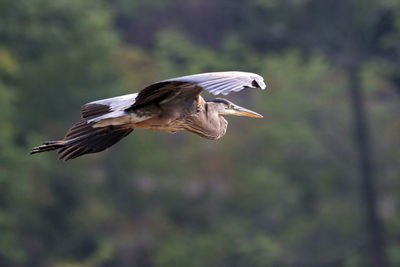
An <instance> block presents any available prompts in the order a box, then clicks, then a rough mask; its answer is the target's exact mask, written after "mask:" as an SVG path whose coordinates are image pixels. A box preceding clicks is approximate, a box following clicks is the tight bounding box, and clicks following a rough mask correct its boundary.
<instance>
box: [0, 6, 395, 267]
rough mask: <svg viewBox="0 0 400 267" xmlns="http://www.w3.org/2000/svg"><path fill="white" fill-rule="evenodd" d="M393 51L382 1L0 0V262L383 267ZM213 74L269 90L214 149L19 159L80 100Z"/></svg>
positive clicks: (178, 146)
mask: <svg viewBox="0 0 400 267" xmlns="http://www.w3.org/2000/svg"><path fill="white" fill-rule="evenodd" d="M399 59H400V1H396V0H380V1H375V0H325V1H319V0H279V1H278V0H247V1H232V0H213V1H210V0H187V1H183V0H153V1H147V0H135V1H133V0H85V1H81V0H0V107H1V115H0V125H1V131H0V265H1V266H77V267H78V266H82V267H84V266H139V267H142V266H143V267H155V266H165V267H175V266H194V267H202V266H223V267H224V266H225V267H228V266H229V267H234V266H239V267H242V266H247V267H253V266H254V267H258V266H346V267H350V266H400V213H399V208H400V138H399V137H400V119H399V118H400V103H399V99H400V98H399V96H400V72H399V71H400V63H399V62H400V61H399ZM226 70H242V71H249V72H256V73H259V74H260V75H262V76H263V77H264V78H265V80H266V82H267V86H268V88H269V90H267V91H261V90H248V91H242V92H240V93H232V94H231V95H229V97H228V98H229V99H230V100H232V101H233V102H235V103H237V104H239V105H243V106H245V107H248V108H250V109H252V110H254V111H256V112H259V113H261V114H263V115H264V119H261V120H253V119H249V118H233V117H229V118H228V120H229V122H230V124H229V127H228V132H227V134H226V136H225V137H223V138H222V139H220V140H218V141H209V140H205V139H202V138H200V137H198V136H195V135H193V134H190V133H186V132H180V133H177V134H174V135H171V134H166V133H160V132H151V131H146V130H137V131H135V132H134V133H133V134H131V135H130V136H129V137H128V138H126V139H124V140H122V141H121V142H120V143H119V144H118V145H116V146H113V147H112V148H110V149H109V150H107V151H106V152H103V153H100V154H93V155H89V156H84V157H82V158H79V159H76V160H73V161H70V162H67V163H65V162H60V161H58V160H57V157H56V154H55V153H43V154H39V155H35V156H29V155H28V152H29V151H30V149H31V148H32V147H33V146H35V145H39V144H41V143H42V142H43V141H44V140H54V139H58V138H61V137H63V135H64V133H65V132H66V130H67V129H68V128H69V127H70V126H71V125H72V124H73V123H74V122H75V121H77V120H78V119H79V116H80V115H79V110H80V106H82V105H83V104H84V103H86V102H89V101H92V100H97V99H101V98H106V97H112V96H116V95H120V94H127V93H132V92H137V91H139V90H140V89H141V88H143V87H144V86H145V85H147V84H149V83H153V82H155V81H158V80H162V79H166V78H171V77H176V76H182V75H188V74H194V73H200V72H208V71H226ZM204 97H205V98H212V97H213V96H210V95H207V94H204Z"/></svg>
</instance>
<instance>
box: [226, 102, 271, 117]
mask: <svg viewBox="0 0 400 267" xmlns="http://www.w3.org/2000/svg"><path fill="white" fill-rule="evenodd" d="M227 114H229V115H236V116H246V117H251V118H262V117H263V116H262V115H261V114H258V113H257V112H254V111H251V110H249V109H247V108H243V107H240V106H237V105H234V106H232V107H231V108H230V109H228V110H227Z"/></svg>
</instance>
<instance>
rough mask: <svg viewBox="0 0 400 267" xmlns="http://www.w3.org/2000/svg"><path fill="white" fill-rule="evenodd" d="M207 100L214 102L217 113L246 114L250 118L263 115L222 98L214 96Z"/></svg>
mask: <svg viewBox="0 0 400 267" xmlns="http://www.w3.org/2000/svg"><path fill="white" fill-rule="evenodd" d="M208 102H212V103H215V109H216V111H217V112H218V114H219V115H236V116H246V117H252V118H262V117H263V116H262V115H260V114H258V113H256V112H254V111H251V110H249V109H247V108H243V107H241V106H238V105H236V104H234V103H232V102H231V101H229V100H226V99H224V98H216V99H212V100H208Z"/></svg>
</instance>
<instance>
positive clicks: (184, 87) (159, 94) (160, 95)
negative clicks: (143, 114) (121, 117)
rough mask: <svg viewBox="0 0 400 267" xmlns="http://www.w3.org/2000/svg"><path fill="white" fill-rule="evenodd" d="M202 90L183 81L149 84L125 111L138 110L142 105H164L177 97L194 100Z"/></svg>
mask: <svg viewBox="0 0 400 267" xmlns="http://www.w3.org/2000/svg"><path fill="white" fill-rule="evenodd" d="M202 90H203V89H202V88H201V87H200V86H198V85H196V84H194V83H190V82H185V81H173V80H171V81H161V82H157V83H154V84H151V85H149V86H147V87H145V88H144V89H142V90H141V91H140V92H139V94H138V96H137V97H136V101H135V103H134V104H133V105H131V106H130V107H129V108H127V109H126V111H129V110H132V109H137V108H140V107H142V106H144V105H147V104H150V103H154V104H157V105H159V104H162V103H166V102H168V101H170V100H172V99H174V98H175V97H177V96H181V97H187V98H195V97H196V96H198V95H199V94H200V93H201V91H202Z"/></svg>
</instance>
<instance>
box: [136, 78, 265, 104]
mask: <svg viewBox="0 0 400 267" xmlns="http://www.w3.org/2000/svg"><path fill="white" fill-rule="evenodd" d="M265 87H266V86H265V83H264V79H263V78H262V77H261V76H260V75H258V74H255V73H250V72H240V71H227V72H209V73H202V74H195V75H189V76H183V77H178V78H172V79H168V80H164V81H161V82H157V83H155V84H152V85H150V86H147V87H146V88H144V89H143V90H142V91H140V92H139V94H138V96H137V97H136V102H135V103H134V104H133V105H132V106H131V108H137V107H139V106H143V105H146V104H148V103H151V102H157V103H162V102H166V101H169V100H171V99H173V98H175V97H176V96H178V95H181V96H182V94H184V95H185V96H186V97H196V96H197V95H198V94H200V93H201V91H202V90H206V91H207V92H209V93H212V94H214V95H218V94H223V95H227V94H229V93H230V92H238V91H241V90H243V89H244V88H261V89H265Z"/></svg>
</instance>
